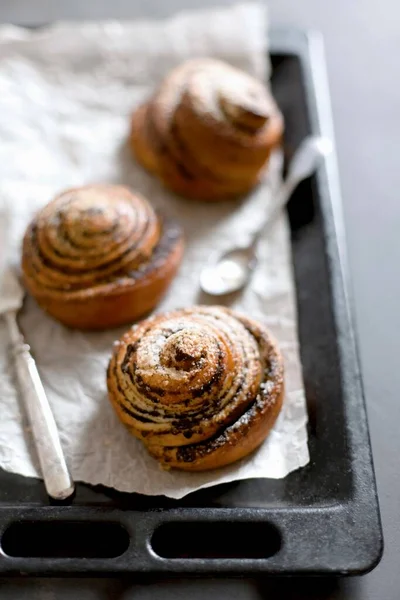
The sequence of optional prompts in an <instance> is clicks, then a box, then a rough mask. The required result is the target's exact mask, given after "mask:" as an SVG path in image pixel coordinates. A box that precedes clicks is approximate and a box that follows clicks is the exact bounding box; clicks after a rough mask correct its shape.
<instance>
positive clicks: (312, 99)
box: [0, 27, 383, 576]
mask: <svg viewBox="0 0 400 600" xmlns="http://www.w3.org/2000/svg"><path fill="white" fill-rule="evenodd" d="M270 53H271V54H276V55H278V54H279V55H292V54H293V55H295V56H296V57H297V58H298V59H299V61H300V64H301V68H302V75H303V77H304V79H305V84H306V85H305V93H306V97H307V107H308V108H309V105H310V106H311V108H312V110H310V111H309V113H310V114H309V117H310V123H311V128H312V130H313V133H319V134H321V135H326V136H328V137H330V138H331V140H332V142H333V146H334V151H333V152H332V155H331V156H330V157H329V159H327V160H326V162H325V166H324V168H323V169H321V171H320V172H319V173H318V175H317V185H318V189H319V190H320V191H321V190H322V191H323V193H322V192H321V194H320V196H321V203H322V204H323V211H324V213H325V214H326V213H327V212H331V213H332V215H331V216H332V218H331V219H324V223H323V225H324V228H325V230H324V238H325V243H326V249H327V255H328V260H329V269H330V275H331V282H330V283H331V286H332V296H333V305H334V313H335V324H336V326H337V330H338V335H340V336H341V339H342V346H343V344H344V345H345V347H346V356H345V357H343V356H342V354H343V352H342V351H341V352H340V355H341V359H342V360H341V370H342V372H343V374H344V377H345V378H346V377H349V376H350V377H351V378H353V384H354V376H356V387H357V389H356V392H357V396H358V399H359V401H360V402H359V406H357V409H358V413H359V416H360V417H361V425H362V430H363V431H362V437H363V439H364V440H365V439H367V441H368V445H367V449H365V448H364V449H363V451H362V455H363V456H362V457H361V460H357V457H356V454H357V452H356V450H357V446H358V442H359V440H358V438H359V437H360V436H355V435H353V432H352V431H350V430H348V434H349V440H350V443H349V450H350V453H351V456H352V458H353V459H354V460H352V464H353V467H354V471H353V476H354V477H355V479H356V481H357V485H356V486H355V490H357V492H358V493H357V494H355V496H354V497H353V498H351V499H350V500H348V501H347V503H346V505H344V506H343V507H333V508H336V509H337V510H333V509H332V507H318V506H316V507H310V508H309V509H308V510H307V509H305V507H302V508H301V511H302V513H304V511H306V513H308V517H309V519H310V524H311V523H312V521H313V516H315V515H316V514H318V515H319V516H320V515H321V512H322V513H325V514H326V517H327V522H328V519H329V518H330V519H331V520H332V515H333V520H334V521H335V523H336V525H335V526H337V525H338V524H339V523H340V521H341V520H342V519H349V518H350V519H351V520H352V529H351V532H348V536H347V538H348V539H347V542H348V543H349V544H350V547H353V548H354V549H355V550H356V551H358V559H357V560H356V561H355V563H353V564H350V565H349V566H347V567H345V566H344V565H343V567H342V568H339V569H338V568H334V569H329V568H327V567H326V566H325V567H324V568H321V569H315V568H313V569H307V568H306V567H304V564H303V566H302V568H300V569H296V568H295V569H293V568H292V567H290V568H289V567H286V568H282V567H279V566H277V565H275V566H274V564H273V563H274V560H273V557H271V558H268V559H266V560H257V561H254V560H243V559H238V560H235V559H233V560H232V559H229V560H223V561H220V563H219V565H217V564H216V562H217V561H215V560H214V561H213V563H214V565H213V566H211V565H210V564H208V563H209V561H207V560H203V559H195V560H190V565H191V568H190V569H188V568H187V565H186V564H183V563H184V562H185V561H184V560H183V561H182V560H181V559H173V562H174V566H173V568H172V567H171V560H165V559H161V558H160V557H158V556H156V555H155V554H154V552H153V551H152V550H151V547H150V537H151V534H152V533H153V531H154V530H155V527H157V523H159V524H161V522H162V520H161V514H168V521H175V520H180V521H182V520H183V521H185V520H190V521H197V520H201V519H204V518H207V520H210V515H208V516H207V517H206V512H207V511H209V510H210V509H208V508H206V507H204V508H187V507H185V508H169V509H164V510H162V511H157V510H156V511H152V512H151V513H150V514H151V515H152V519H150V521H149V519H144V520H143V522H142V524H141V525H140V526H138V525H139V522H140V515H146V513H141V512H140V511H137V515H138V518H137V519H136V523H135V526H134V527H132V524H131V523H130V522H129V519H128V518H127V517H126V515H125V516H124V515H123V513H124V512H125V511H123V509H113V508H108V507H107V508H104V509H103V508H99V507H92V510H93V517H92V519H93V520H108V521H113V520H114V521H117V522H118V523H122V524H123V525H124V526H125V527H126V529H127V530H128V531H129V533H131V534H134V535H135V537H139V536H138V532H139V533H140V534H141V535H142V536H143V539H146V540H147V541H146V543H145V547H146V548H145V550H146V552H147V553H148V558H151V560H150V563H152V564H150V563H149V564H147V566H146V564H138V565H137V567H136V569H134V570H132V569H131V570H127V569H126V568H125V567H123V566H122V565H121V564H120V563H119V561H118V559H107V560H106V561H102V560H101V559H99V560H97V559H96V561H95V562H96V566H95V568H93V564H92V565H90V564H89V563H88V562H86V560H85V559H78V560H75V559H62V561H61V562H60V561H59V560H58V559H51V560H50V561H48V562H47V564H46V565H44V564H43V562H44V561H43V559H28V561H26V559H25V560H24V559H14V558H13V559H12V560H9V558H8V557H7V560H0V573H2V574H10V575H14V574H18V573H21V572H24V573H26V574H30V575H33V574H38V575H39V574H40V575H43V574H51V575H54V574H63V575H66V574H70V575H76V574H79V573H81V574H95V573H101V574H116V573H122V572H125V573H127V572H129V573H133V572H136V573H145V572H147V573H150V572H151V573H158V574H160V575H161V574H163V575H174V574H176V575H183V574H185V575H187V574H192V573H194V574H197V575H200V574H202V573H204V574H213V575H227V574H231V575H233V574H237V573H241V574H244V573H247V574H264V575H265V574H268V575H293V574H296V575H299V574H304V575H305V574H312V575H327V574H331V575H341V576H342V575H359V574H362V573H366V572H368V571H370V570H372V569H373V568H374V567H375V566H376V565H377V564H378V563H379V561H380V559H381V556H382V552H383V538H382V527H381V521H380V515H379V507H378V499H377V491H376V482H375V475H374V467H373V459H372V452H371V445H370V440H369V432H368V425H367V418H366V406H365V400H364V395H363V390H362V381H361V375H360V370H359V363H358V352H357V346H356V339H355V335H354V320H353V319H352V312H353V311H352V304H351V298H350V294H349V289H350V287H349V276H348V266H347V259H346V242H345V234H344V220H343V214H342V202H341V194H340V189H339V185H338V182H339V178H338V169H337V160H336V152H335V143H334V130H333V120H332V112H331V106H330V94H329V86H328V80H327V73H326V64H325V55H324V44H323V38H322V35H321V34H320V33H319V32H315V31H312V32H311V31H308V32H306V31H301V30H297V29H292V28H284V27H282V28H273V29H272V30H271V32H270ZM344 315H345V316H344ZM349 365H350V367H351V368H350V367H349ZM351 370H353V372H352V373H349V371H351ZM346 423H347V424H348V422H347V419H346ZM360 490H362V494H360ZM365 505H367V509H365ZM48 508H49V511H48V518H49V520H53V519H55V518H61V517H62V518H63V519H64V520H68V519H72V520H74V521H76V520H78V521H79V520H82V515H81V514H78V513H79V511H80V509H81V507H78V506H77V507H74V506H64V507H57V506H53V507H48ZM41 510H42V507H38V508H35V507H32V508H27V509H26V510H25V514H24V519H26V520H32V519H33V520H36V519H38V520H39V519H42V520H43V516H42V515H41V514H39V512H40V511H41ZM295 510H296V508H295V507H293V508H290V509H285V508H278V509H254V508H249V509H239V508H229V509H226V508H218V517H219V519H222V520H228V521H229V520H231V519H232V517H233V515H234V516H235V519H236V520H238V521H242V520H244V521H246V520H250V521H254V520H255V519H258V518H260V519H261V520H265V516H266V515H268V516H267V520H268V522H270V523H272V524H273V525H274V521H275V519H276V520H277V521H276V526H277V527H278V529H279V525H278V523H279V521H280V519H281V518H282V516H283V515H285V516H286V518H287V520H288V521H290V520H291V519H290V513H291V514H293V512H294V511H295ZM0 511H1V513H2V514H4V513H6V514H8V517H9V521H8V522H10V521H11V520H20V513H19V509H18V508H15V507H11V506H9V507H8V506H5V505H3V506H2V507H0ZM366 513H368V514H369V516H370V517H371V518H372V519H373V520H374V525H373V527H371V529H372V531H373V536H372V538H371V540H370V541H372V542H373V543H374V545H375V554H374V555H372V554H371V551H370V550H369V549H364V548H363V547H360V545H359V544H360V542H359V540H355V539H354V538H353V537H352V536H351V535H350V533H352V534H354V532H355V531H356V530H357V531H362V530H363V529H365V528H364V527H363V522H364V520H365V516H366ZM211 520H212V519H211ZM306 520H307V519H306ZM331 525H333V523H331ZM303 528H304V525H303ZM363 541H364V545H365V541H366V540H365V539H364V540H363ZM367 545H368V544H367ZM137 550H138V549H137V548H136V549H135V548H134V549H133V552H131V556H132V557H134V556H136V558H138V556H137ZM347 550H348V548H347ZM364 550H365V552H364V554H363V551H364ZM278 554H279V553H278ZM122 556H126V554H125V555H122ZM277 556H278V555H277ZM3 558H5V557H4V556H3ZM119 558H122V557H119ZM27 562H29V565H27ZM5 563H8V565H7V564H5ZM85 563H86V564H85ZM221 563H224V564H221Z"/></svg>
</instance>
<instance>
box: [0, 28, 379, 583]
mask: <svg viewBox="0 0 400 600" xmlns="http://www.w3.org/2000/svg"><path fill="white" fill-rule="evenodd" d="M319 43H320V42H319V41H318V38H315V37H310V38H306V37H304V36H301V35H300V34H299V35H296V34H293V33H288V32H284V31H275V32H274V33H273V35H272V61H273V77H272V85H273V90H274V94H275V96H276V98H277V100H278V102H279V104H280V106H281V108H282V110H283V112H284V115H285V120H286V139H285V151H286V154H287V156H288V157H290V155H291V153H292V152H293V150H294V149H295V148H296V146H297V145H298V143H299V141H300V140H301V139H302V138H303V137H304V136H305V135H307V134H308V133H311V132H312V133H320V132H322V133H323V134H328V135H329V134H330V133H331V132H330V130H329V128H330V122H329V121H328V118H329V96H328V95H327V90H326V89H325V88H324V86H323V81H322V82H321V80H320V79H318V81H317V85H316V80H315V69H321V68H322V69H323V66H324V65H323V63H320V62H318V61H319V60H320V59H321V58H320V56H319V54H318V52H319ZM310 57H311V60H310ZM317 63H318V64H317ZM335 177H336V173H335V164H334V158H333V159H332V160H330V159H329V160H328V161H327V163H326V165H325V167H324V168H322V169H321V170H320V172H319V173H318V176H317V177H316V178H313V179H312V180H311V181H307V182H304V183H303V184H302V185H301V186H300V187H299V189H298V190H297V192H296V194H295V196H294V197H293V199H292V201H291V203H290V206H289V216H290V223H291V230H292V247H293V261H294V272H295V279H296V286H297V303H298V312H299V335H300V346H301V358H302V363H303V371H304V381H305V388H306V396H307V405H308V411H309V448H310V455H311V461H310V464H309V465H308V466H307V467H305V468H303V469H301V470H299V471H296V472H294V473H292V474H290V475H289V476H287V477H286V478H285V479H282V480H249V481H244V482H240V483H233V484H226V485H223V486H218V487H215V488H210V489H208V490H204V491H200V492H196V493H194V494H191V495H189V496H187V497H186V498H184V499H183V500H180V501H173V500H168V499H166V498H164V497H144V496H140V495H137V494H121V493H118V492H115V491H113V490H109V489H105V488H91V487H90V486H86V485H83V484H79V485H78V489H77V494H76V497H75V499H74V501H73V503H72V505H71V506H60V507H56V506H53V507H52V506H49V504H48V499H47V497H46V495H45V493H44V488H43V485H42V483H41V482H38V481H35V480H32V479H25V478H22V477H19V476H16V475H10V474H7V473H4V472H0V527H1V528H2V530H4V529H5V528H6V526H7V525H8V524H9V523H10V521H14V520H16V521H18V520H20V519H31V520H38V519H42V520H43V519H44V520H48V519H50V520H52V521H53V520H61V521H62V520H68V521H70V520H73V521H83V522H85V521H88V520H92V521H96V522H97V521H104V522H108V521H110V520H111V521H115V522H118V523H122V524H123V526H124V527H125V528H126V529H127V531H128V532H129V535H130V536H131V543H130V546H129V548H128V550H127V551H126V552H125V554H123V555H122V556H119V557H116V558H107V557H104V556H103V558H86V559H82V558H77V557H75V558H68V559H66V558H54V551H53V557H52V558H47V559H43V558H26V557H20V558H3V559H1V560H0V571H3V572H9V573H15V572H19V571H24V572H26V573H43V572H46V573H50V572H52V573H55V572H59V573H61V572H62V573H67V572H68V573H77V572H81V573H82V572H85V573H88V572H91V573H93V572H97V573H98V572H100V573H115V572H132V571H137V572H156V573H176V574H178V573H188V574H189V573H190V574H199V573H208V574H211V573H213V574H217V573H219V574H222V573H240V574H243V573H246V572H247V573H260V572H262V573H268V574H288V573H291V574H293V573H314V574H322V573H335V574H349V573H359V572H362V571H365V570H368V569H370V568H372V567H373V566H374V565H375V564H376V562H377V561H378V560H379V557H380V553H381V548H382V537H381V530H380V521H379V513H378V504H377V497H376V489H375V482H374V475H373V468H372V461H371V453H370V446H369V436H368V429H367V423H366V416H365V407H364V401H363V395H362V387H361V380H360V375H359V369H358V361H357V355H356V348H355V344H354V339H353V330H352V326H351V321H350V320H349V313H348V305H347V300H346V295H345V288H344V285H343V281H344V279H343V275H344V274H343V269H344V263H343V256H341V257H339V249H338V243H337V233H338V230H339V231H340V226H341V223H340V216H338V211H339V210H340V198H339V197H338V194H337V189H338V187H337V181H336V179H335ZM175 521H182V522H187V521H189V522H193V521H196V522H209V521H211V522H213V523H214V525H213V527H214V530H213V531H214V533H215V536H214V540H213V545H214V547H217V549H218V547H219V546H218V539H217V538H218V535H219V537H223V536H224V535H225V533H226V529H224V525H222V528H221V529H218V527H217V525H215V523H216V522H218V523H221V522H222V523H224V522H225V523H230V526H231V527H232V528H234V527H235V526H236V527H241V525H240V523H241V522H243V521H244V522H246V523H249V524H250V523H257V524H259V527H263V526H264V525H263V524H265V531H264V533H265V535H264V539H268V544H265V543H264V548H263V546H262V545H260V548H259V552H260V553H261V554H262V552H265V554H267V555H268V553H269V554H271V556H270V557H268V556H267V557H266V558H264V559H260V558H255V557H253V558H248V559H246V560H243V559H241V558H240V556H238V557H236V555H235V554H234V552H232V554H230V555H229V556H230V558H225V559H223V560H221V557H219V558H218V557H217V558H214V559H212V560H205V559H204V556H203V555H202V554H205V552H206V549H201V548H200V551H199V552H197V554H196V552H195V547H194V546H193V545H192V546H190V544H189V546H190V547H188V548H187V550H188V551H189V554H190V553H191V554H192V555H194V556H200V557H199V558H193V559H190V558H184V557H181V558H175V559H160V558H159V557H157V556H155V555H154V554H153V552H152V551H151V550H149V549H148V547H149V543H150V538H151V536H152V534H153V531H154V530H155V529H156V528H157V527H158V526H159V525H161V524H163V523H170V522H175ZM245 530H246V529H240V531H239V533H240V535H242V536H243V535H244V533H243V532H244V531H245ZM99 531H100V530H99ZM115 531H116V530H115ZM160 531H161V533H160V534H159V533H157V535H158V536H159V541H158V542H157V540H156V542H157V544H158V547H159V548H161V549H162V547H163V542H162V541H160V540H161V538H162V533H163V530H162V529H161V530H160ZM180 531H181V533H179V531H178V534H179V535H180V536H181V538H182V535H183V534H182V531H183V530H182V528H181V530H180ZM218 532H219V533H218ZM64 534H65V532H64ZM92 534H93V531H92V533H91V534H90V535H92ZM165 534H166V537H167V534H168V539H169V540H170V542H169V544H170V545H169V550H168V545H165V544H164V550H163V551H167V552H168V551H169V552H170V553H171V552H173V550H174V549H173V543H172V540H173V539H174V534H173V533H171V532H170V531H168V530H166V532H165ZM16 535H17V534H16ZM88 535H89V533H88ZM93 535H94V534H93ZM108 535H109V536H110V540H111V538H112V537H113V535H114V534H113V533H112V532H111V533H110V532H109V533H108ZM115 535H116V536H117V537H118V535H119V533H115ZM99 536H100V538H101V533H100V534H99ZM193 536H197V539H198V540H199V539H200V538H199V537H198V536H199V530H197V529H195V530H193V531H192V537H193ZM122 537H123V536H122ZM200 537H201V536H200ZM121 539H122V538H121ZM189 541H190V540H189ZM100 542H101V539H99V543H100ZM153 542H154V540H153ZM121 543H122V542H121ZM188 543H189V542H188V540H186V546H187V545H188ZM220 545H221V544H220ZM198 546H201V544H200V542H199V544H198ZM53 550H54V549H53ZM86 551H87V553H88V552H89V550H88V549H87V550H86ZM220 551H221V553H222V555H226V552H227V548H226V547H225V548H220ZM224 553H225V554H224Z"/></svg>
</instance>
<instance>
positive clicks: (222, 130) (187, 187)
mask: <svg viewBox="0 0 400 600" xmlns="http://www.w3.org/2000/svg"><path fill="white" fill-rule="evenodd" d="M282 132H283V119H282V116H281V113H280V112H279V110H278V107H277V106H276V104H275V102H274V100H273V98H272V96H271V95H270V93H269V91H268V90H267V88H266V87H265V86H264V85H263V84H262V83H261V82H260V81H257V80H256V79H254V78H253V77H251V76H250V75H247V74H246V73H244V72H242V71H239V70H238V69H235V68H233V67H231V66H230V65H228V64H225V63H223V62H220V61H217V60H212V59H197V60H196V59H195V60H190V61H188V62H186V63H184V64H183V65H181V66H180V67H177V68H176V69H175V70H173V71H172V72H171V73H170V74H169V75H168V76H167V77H166V79H165V80H164V81H163V83H162V84H161V86H160V87H159V89H158V90H157V92H156V93H155V94H154V96H153V98H151V99H150V100H149V101H148V102H146V103H145V104H143V105H141V106H140V107H139V108H138V109H137V110H136V111H135V113H134V115H133V118H132V128H131V146H132V149H133V152H134V154H135V155H136V157H137V159H138V160H139V162H140V163H141V164H142V165H143V166H144V167H145V168H147V169H148V170H149V171H151V172H152V173H154V174H156V175H157V176H158V177H159V178H160V179H161V180H162V181H163V183H164V184H165V186H166V187H168V188H170V189H172V190H173V191H175V192H177V193H179V194H181V195H184V196H187V197H190V198H199V199H203V200H220V199H223V198H229V197H232V196H237V195H240V194H244V193H246V192H248V191H249V190H250V189H251V188H252V187H253V186H254V185H256V184H257V183H258V181H259V178H260V175H261V171H262V170H263V169H264V167H265V165H266V163H267V162H268V158H269V156H270V153H271V150H272V149H273V148H274V147H275V146H276V145H277V144H279V142H280V139H281V136H282Z"/></svg>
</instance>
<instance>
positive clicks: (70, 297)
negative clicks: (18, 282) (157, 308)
mask: <svg viewBox="0 0 400 600" xmlns="http://www.w3.org/2000/svg"><path fill="white" fill-rule="evenodd" d="M181 255H182V239H181V233H180V230H179V228H178V227H177V226H176V225H175V224H172V223H171V222H170V221H168V220H165V219H164V220H161V219H160V218H159V217H158V215H157V214H156V213H155V212H154V210H153V209H152V207H151V206H150V204H149V203H148V202H147V201H146V200H145V199H144V198H142V197H140V196H138V195H136V194H133V193H132V192H131V191H129V190H128V189H127V188H124V187H122V186H111V185H91V186H85V187H81V188H76V189H71V190H67V191H65V192H63V193H61V194H60V195H59V196H57V197H56V198H55V199H54V200H53V201H52V202H50V203H49V204H47V205H46V206H45V207H44V208H43V209H42V210H41V211H40V212H39V213H38V214H37V215H36V217H35V218H34V219H33V221H32V222H31V223H30V224H29V226H28V228H27V231H26V233H25V236H24V241H23V253H22V270H23V276H24V280H25V284H26V286H27V288H28V289H29V291H30V292H31V293H32V295H33V296H35V298H36V299H37V301H38V303H39V304H40V305H41V306H42V307H43V308H44V309H45V310H47V311H48V312H49V313H50V314H51V315H53V316H54V317H55V318H57V319H59V320H60V321H62V322H63V323H65V324H66V325H70V326H73V327H80V328H85V329H93V328H94V329H96V328H105V327H111V326H114V325H118V324H121V323H126V322H129V321H132V320H134V319H136V318H138V317H140V316H142V315H143V314H145V313H146V312H148V311H149V310H151V308H153V306H154V304H155V303H156V302H157V301H158V299H159V298H160V296H161V295H162V293H163V292H164V291H165V289H166V286H167V284H168V283H169V281H170V279H171V278H172V276H173V275H174V273H175V271H176V269H177V267H178V264H179V261H180V258H181Z"/></svg>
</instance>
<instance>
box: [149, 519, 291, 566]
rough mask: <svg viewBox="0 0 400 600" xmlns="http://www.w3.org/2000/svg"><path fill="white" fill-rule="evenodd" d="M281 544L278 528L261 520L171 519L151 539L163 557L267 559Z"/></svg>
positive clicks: (153, 546) (156, 551)
mask: <svg viewBox="0 0 400 600" xmlns="http://www.w3.org/2000/svg"><path fill="white" fill-rule="evenodd" d="M281 545H282V539H281V535H280V533H279V531H278V529H277V528H276V527H274V526H273V525H271V524H270V523H257V522H247V523H246V522H223V521H219V522H218V521H215V522H210V521H208V522H200V521H195V522H183V521H179V522H170V523H164V524H162V525H160V526H159V527H158V528H157V529H156V530H155V532H154V534H153V536H152V539H151V547H152V549H153V551H154V552H155V553H156V554H157V555H158V556H160V557H162V558H186V559H191V558H192V559H196V558H202V559H204V558H206V559H224V558H227V559H235V558H236V559H246V558H247V559H264V560H265V559H266V558H269V557H271V556H273V555H274V554H277V553H278V552H279V550H280V548H281Z"/></svg>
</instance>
